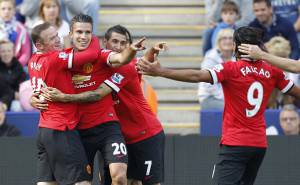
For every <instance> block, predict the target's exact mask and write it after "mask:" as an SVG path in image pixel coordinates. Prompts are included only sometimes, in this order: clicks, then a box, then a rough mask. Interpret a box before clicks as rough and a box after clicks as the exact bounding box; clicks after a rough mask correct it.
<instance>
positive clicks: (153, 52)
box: [144, 42, 168, 62]
mask: <svg viewBox="0 0 300 185" xmlns="http://www.w3.org/2000/svg"><path fill="white" fill-rule="evenodd" d="M167 49H168V47H167V44H166V42H158V43H156V44H155V45H154V46H153V47H151V48H150V49H148V50H147V51H146V53H145V54H144V58H145V59H146V60H147V61H149V62H154V60H155V58H156V57H157V55H158V54H159V52H160V51H165V50H167Z"/></svg>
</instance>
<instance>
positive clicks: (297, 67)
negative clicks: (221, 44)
mask: <svg viewBox="0 0 300 185" xmlns="http://www.w3.org/2000/svg"><path fill="white" fill-rule="evenodd" d="M238 48H239V51H240V52H241V53H244V54H243V55H241V56H242V57H248V58H253V59H256V60H265V61H266V62H268V63H270V64H272V65H274V66H276V67H279V68H281V69H283V70H285V71H289V72H292V73H300V63H299V61H297V60H293V59H289V58H282V57H278V56H275V55H272V54H270V53H267V52H265V51H263V50H261V49H260V48H259V47H258V46H257V45H252V44H241V45H240V46H239V47H238Z"/></svg>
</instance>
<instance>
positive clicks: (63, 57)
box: [58, 52, 69, 60]
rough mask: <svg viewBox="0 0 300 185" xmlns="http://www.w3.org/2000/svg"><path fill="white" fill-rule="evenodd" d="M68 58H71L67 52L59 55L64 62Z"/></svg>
mask: <svg viewBox="0 0 300 185" xmlns="http://www.w3.org/2000/svg"><path fill="white" fill-rule="evenodd" d="M68 56H69V55H68V54H67V53H66V52H60V53H59V54H58V58H61V59H63V60H67V58H68Z"/></svg>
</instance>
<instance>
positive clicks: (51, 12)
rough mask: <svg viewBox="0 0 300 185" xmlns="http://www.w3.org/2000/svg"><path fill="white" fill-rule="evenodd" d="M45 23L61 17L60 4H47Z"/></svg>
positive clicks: (44, 12)
mask: <svg viewBox="0 0 300 185" xmlns="http://www.w3.org/2000/svg"><path fill="white" fill-rule="evenodd" d="M43 14H44V17H45V21H55V20H56V19H57V17H58V16H59V8H58V4H56V3H55V2H54V1H51V2H47V3H46V4H45V5H44V7H43Z"/></svg>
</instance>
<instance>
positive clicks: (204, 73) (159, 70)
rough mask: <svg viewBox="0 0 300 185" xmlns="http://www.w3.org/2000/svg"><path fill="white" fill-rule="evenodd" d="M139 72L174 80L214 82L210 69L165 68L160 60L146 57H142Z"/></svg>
mask: <svg viewBox="0 0 300 185" xmlns="http://www.w3.org/2000/svg"><path fill="white" fill-rule="evenodd" d="M137 68H138V70H139V73H141V74H144V75H150V76H161V77H165V78H169V79H172V80H177V81H182V82H193V83H197V82H208V83H213V79H212V77H211V75H210V73H209V71H208V70H193V69H184V70H175V69H168V68H163V67H161V66H160V63H159V61H157V60H156V61H154V62H149V61H147V60H145V59H144V58H141V60H140V61H139V63H138V64H137Z"/></svg>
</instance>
